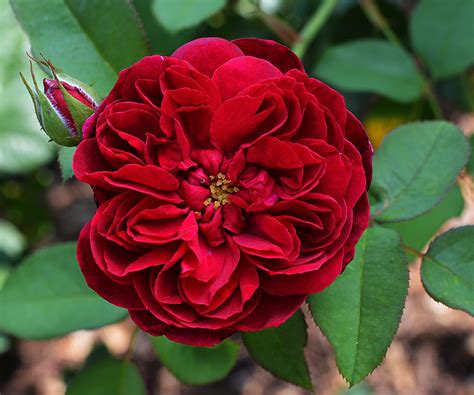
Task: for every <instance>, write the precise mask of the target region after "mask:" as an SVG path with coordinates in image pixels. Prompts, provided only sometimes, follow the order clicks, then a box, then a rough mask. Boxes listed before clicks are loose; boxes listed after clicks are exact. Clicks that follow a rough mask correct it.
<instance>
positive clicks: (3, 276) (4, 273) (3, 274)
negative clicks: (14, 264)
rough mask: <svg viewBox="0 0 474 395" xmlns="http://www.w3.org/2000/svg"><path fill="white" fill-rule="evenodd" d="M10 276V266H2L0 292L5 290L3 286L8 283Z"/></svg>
mask: <svg viewBox="0 0 474 395" xmlns="http://www.w3.org/2000/svg"><path fill="white" fill-rule="evenodd" d="M9 275H10V266H7V265H4V264H0V290H1V289H2V288H3V284H5V281H7V278H8V276H9Z"/></svg>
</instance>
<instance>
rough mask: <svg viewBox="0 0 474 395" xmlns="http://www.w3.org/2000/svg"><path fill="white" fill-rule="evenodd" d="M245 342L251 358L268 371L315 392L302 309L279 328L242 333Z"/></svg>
mask: <svg viewBox="0 0 474 395" xmlns="http://www.w3.org/2000/svg"><path fill="white" fill-rule="evenodd" d="M242 339H243V341H244V344H245V346H246V347H247V350H248V352H249V354H250V356H251V357H252V358H253V359H254V360H255V361H256V362H257V363H258V364H259V365H260V366H262V367H263V368H264V369H266V370H268V371H269V372H270V373H272V374H273V375H275V376H276V377H278V378H280V379H282V380H286V381H288V382H290V383H293V384H296V385H299V386H301V387H303V388H306V389H308V390H312V388H313V385H312V383H311V377H310V374H309V369H308V365H307V363H306V359H305V356H304V348H305V346H306V342H307V340H308V334H307V332H306V322H305V320H304V316H303V313H302V312H301V311H300V310H298V311H297V312H296V313H295V314H294V315H293V316H292V317H291V318H290V319H289V320H288V321H286V322H285V323H284V324H283V325H280V326H279V327H278V328H269V329H264V330H263V331H259V332H242Z"/></svg>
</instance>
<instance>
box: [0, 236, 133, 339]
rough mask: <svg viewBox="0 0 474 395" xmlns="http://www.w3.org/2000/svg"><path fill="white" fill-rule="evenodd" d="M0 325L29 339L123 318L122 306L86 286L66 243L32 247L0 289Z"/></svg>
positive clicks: (49, 336) (64, 332)
mask: <svg viewBox="0 0 474 395" xmlns="http://www.w3.org/2000/svg"><path fill="white" fill-rule="evenodd" d="M0 311H1V314H0V330H3V331H5V332H8V333H11V334H14V335H16V336H19V337H24V338H29V339H45V338H51V337H55V336H61V335H64V334H66V333H69V332H72V331H75V330H78V329H92V328H99V327H101V326H104V325H107V324H111V323H113V322H116V321H119V320H121V319H123V318H124V317H125V315H126V311H125V310H124V309H121V308H119V307H116V306H113V305H111V304H109V303H108V302H106V301H105V300H104V299H102V298H101V297H100V296H98V295H97V294H95V293H94V292H93V291H92V290H90V289H89V287H88V286H87V284H86V283H85V281H84V278H83V276H82V273H81V271H80V269H79V265H78V263H77V261H76V247H75V245H74V244H72V243H65V244H59V245H56V246H53V247H49V248H45V249H42V250H40V251H37V252H35V253H34V254H33V255H31V256H29V257H28V258H26V259H25V260H24V261H23V263H21V264H20V265H19V266H18V267H17V268H16V269H15V270H14V271H13V272H12V273H11V274H10V275H9V276H8V278H7V281H6V283H5V284H4V286H3V288H2V290H1V291H0Z"/></svg>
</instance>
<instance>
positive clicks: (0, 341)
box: [0, 334, 10, 354]
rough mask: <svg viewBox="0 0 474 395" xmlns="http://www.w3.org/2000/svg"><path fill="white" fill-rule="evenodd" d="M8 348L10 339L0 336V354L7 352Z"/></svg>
mask: <svg viewBox="0 0 474 395" xmlns="http://www.w3.org/2000/svg"><path fill="white" fill-rule="evenodd" d="M9 348H10V339H8V337H6V336H5V335H2V334H0V354H2V353H4V352H5V351H8V349H9Z"/></svg>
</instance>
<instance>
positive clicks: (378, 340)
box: [309, 227, 408, 385]
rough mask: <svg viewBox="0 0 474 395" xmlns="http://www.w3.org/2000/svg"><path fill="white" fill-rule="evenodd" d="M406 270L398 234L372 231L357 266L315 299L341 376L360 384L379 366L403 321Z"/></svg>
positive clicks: (361, 244) (314, 307)
mask: <svg viewBox="0 0 474 395" xmlns="http://www.w3.org/2000/svg"><path fill="white" fill-rule="evenodd" d="M407 290H408V266H407V263H406V257H405V254H404V253H403V251H402V249H401V248H400V237H399V236H398V234H397V232H395V231H394V230H391V229H385V228H381V227H376V228H369V229H368V230H366V231H365V233H364V234H363V235H362V238H361V239H360V241H359V243H358V244H357V248H356V254H355V257H354V260H353V261H352V262H351V263H350V264H349V265H348V266H347V268H346V269H345V271H344V272H343V273H342V274H341V276H340V277H339V278H338V279H337V280H336V281H335V282H334V283H333V284H331V285H330V286H329V287H328V288H326V289H325V290H324V291H322V292H320V293H317V294H314V295H311V296H310V298H309V304H310V307H311V311H312V313H313V317H314V320H315V322H316V324H317V325H318V326H319V327H320V328H321V331H322V332H323V334H324V335H325V336H326V337H327V338H328V340H329V342H330V343H331V345H332V346H333V348H334V351H335V353H336V363H337V366H338V368H339V371H340V372H341V374H342V375H343V376H344V377H345V379H346V380H347V381H348V382H349V383H350V384H351V385H354V384H357V383H358V382H360V381H361V380H362V379H363V378H364V377H366V376H367V375H368V374H370V373H371V372H372V371H373V370H374V369H375V368H376V367H377V366H378V365H379V364H380V363H381V362H382V359H383V357H384V356H385V353H386V352H387V349H388V347H389V345H390V343H391V342H392V339H393V337H394V336H395V332H396V331H397V328H398V325H399V323H400V320H401V318H402V312H403V306H404V304H405V298H406V295H407Z"/></svg>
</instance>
